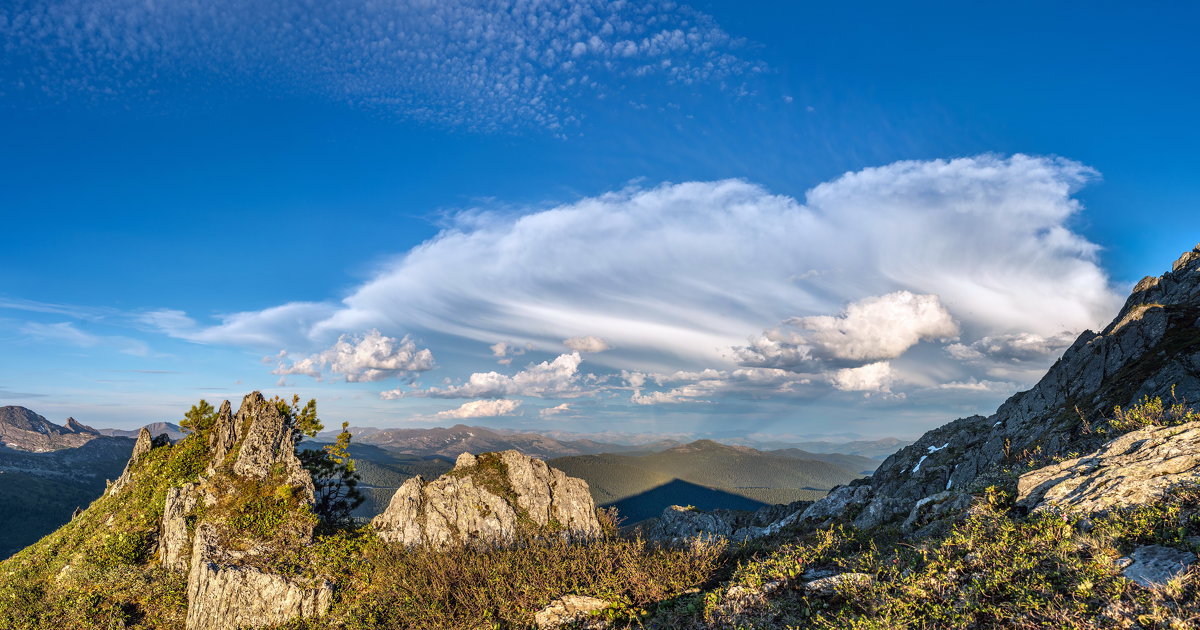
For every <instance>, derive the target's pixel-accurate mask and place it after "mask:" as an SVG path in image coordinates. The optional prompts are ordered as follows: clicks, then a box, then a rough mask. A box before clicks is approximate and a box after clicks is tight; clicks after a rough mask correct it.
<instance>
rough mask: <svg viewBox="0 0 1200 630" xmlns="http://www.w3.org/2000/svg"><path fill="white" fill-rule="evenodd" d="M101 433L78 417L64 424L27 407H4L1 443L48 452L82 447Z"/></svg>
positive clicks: (0, 412)
mask: <svg viewBox="0 0 1200 630" xmlns="http://www.w3.org/2000/svg"><path fill="white" fill-rule="evenodd" d="M98 435H100V433H99V432H98V431H96V430H95V429H93V428H91V427H89V426H87V425H86V424H81V423H79V422H78V421H76V420H75V418H67V422H66V426H60V425H57V424H54V423H53V422H50V421H49V420H47V419H46V418H44V417H42V416H40V415H38V414H36V413H34V412H33V411H32V410H30V409H26V408H25V407H15V406H9V407H0V446H7V447H8V448H11V449H15V450H19V451H29V452H32V453H46V452H49V451H53V450H57V449H60V448H74V447H77V446H81V445H83V444H85V443H87V442H88V441H89V440H91V439H92V438H95V437H97V436H98Z"/></svg>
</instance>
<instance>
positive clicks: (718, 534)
mask: <svg viewBox="0 0 1200 630" xmlns="http://www.w3.org/2000/svg"><path fill="white" fill-rule="evenodd" d="M811 503H812V502H811V501H795V502H793V503H787V504H779V505H766V506H763V507H761V508H759V509H758V510H755V511H754V512H749V511H745V510H723V509H722V510H712V511H702V510H697V509H695V508H693V507H683V506H678V505H670V506H667V507H666V508H665V509H664V510H663V511H662V514H661V515H659V516H657V517H655V518H652V519H646V520H645V521H642V522H641V523H638V524H637V525H635V526H633V527H631V528H630V530H629V531H630V532H631V533H636V534H639V535H641V536H644V537H645V538H646V539H647V540H653V541H656V542H661V543H665V544H668V545H673V546H688V545H689V544H690V543H692V542H693V541H695V540H697V539H701V540H715V539H718V538H723V539H728V540H732V541H735V542H741V541H744V540H752V539H755V538H762V537H764V536H770V535H772V534H775V533H777V532H779V530H781V529H783V528H784V527H787V526H788V525H791V524H792V523H794V522H796V521H797V520H798V519H799V517H800V513H801V512H803V511H804V509H805V508H807V507H808V506H809V505H811Z"/></svg>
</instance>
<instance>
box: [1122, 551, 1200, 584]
mask: <svg viewBox="0 0 1200 630" xmlns="http://www.w3.org/2000/svg"><path fill="white" fill-rule="evenodd" d="M1129 555H1130V560H1132V562H1130V563H1129V564H1128V565H1127V566H1126V567H1125V569H1124V570H1123V571H1122V572H1121V573H1122V574H1123V575H1124V576H1125V577H1126V578H1129V579H1130V580H1133V581H1134V582H1137V583H1138V584H1140V585H1142V586H1144V587H1146V588H1152V587H1156V586H1162V585H1163V584H1166V583H1167V582H1169V581H1171V580H1172V579H1174V578H1176V577H1178V576H1180V575H1183V573H1184V572H1186V571H1187V570H1188V568H1189V567H1191V566H1192V565H1193V564H1195V563H1196V554H1194V553H1191V552H1190V551H1181V550H1179V549H1172V548H1170V547H1163V546H1161V545H1148V546H1145V547H1138V548H1137V549H1134V550H1133V553H1131V554H1129Z"/></svg>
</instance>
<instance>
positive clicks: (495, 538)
mask: <svg viewBox="0 0 1200 630" xmlns="http://www.w3.org/2000/svg"><path fill="white" fill-rule="evenodd" d="M372 525H373V526H374V528H375V530H376V532H377V533H378V535H379V537H380V538H382V539H384V540H388V541H395V542H401V543H404V544H408V545H418V544H430V545H434V546H438V547H445V546H448V545H457V544H477V543H482V544H494V543H504V542H508V541H511V540H513V539H514V538H516V537H517V536H518V535H519V534H521V533H522V530H523V529H524V528H525V527H526V526H533V527H535V528H537V529H539V530H543V531H545V530H549V531H553V532H561V533H565V534H567V535H570V536H572V537H580V538H587V537H592V536H595V535H597V534H599V533H600V523H599V521H598V520H597V518H596V505H595V503H593V501H592V497H591V494H590V493H589V492H588V487H587V484H586V483H585V482H584V481H583V480H581V479H576V478H573V477H568V476H567V475H566V474H565V473H563V472H562V471H560V470H557V469H555V468H550V467H549V466H547V465H546V463H545V462H543V461H541V460H537V459H534V458H531V457H528V456H525V455H522V454H520V453H518V452H517V451H513V450H509V451H504V452H501V453H483V454H480V455H479V456H474V455H471V454H470V453H463V454H462V455H460V456H459V457H458V459H457V460H456V462H455V465H454V469H453V470H451V471H450V472H448V473H446V474H445V475H442V476H441V477H439V478H438V479H436V480H434V481H432V482H426V481H425V480H424V479H423V478H421V477H420V476H417V477H413V478H412V479H409V480H408V481H406V482H405V483H404V485H403V486H401V487H400V489H399V490H397V491H396V494H395V495H393V497H392V500H391V502H390V503H389V504H388V507H387V509H386V510H384V512H383V513H382V514H380V515H379V516H377V517H375V519H374V520H373V521H372Z"/></svg>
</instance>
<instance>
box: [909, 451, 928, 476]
mask: <svg viewBox="0 0 1200 630" xmlns="http://www.w3.org/2000/svg"><path fill="white" fill-rule="evenodd" d="M927 457H929V456H928V455H922V456H921V459H919V460H917V465H916V466H913V469H912V471H913V472H917V471H918V470H921V464H924V463H925V459H926V458H927Z"/></svg>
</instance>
